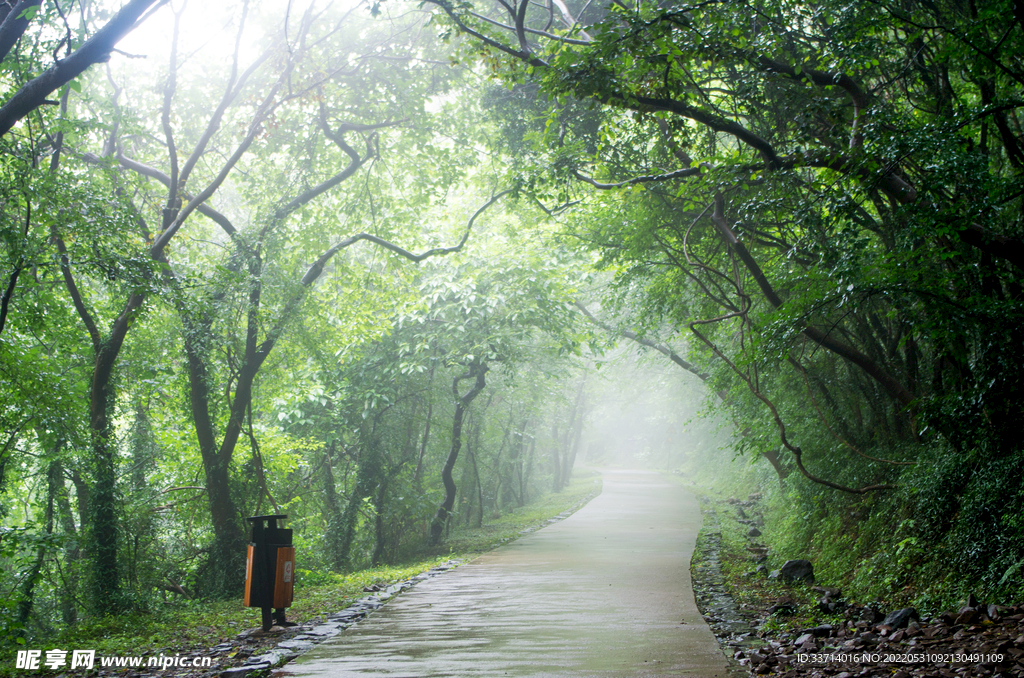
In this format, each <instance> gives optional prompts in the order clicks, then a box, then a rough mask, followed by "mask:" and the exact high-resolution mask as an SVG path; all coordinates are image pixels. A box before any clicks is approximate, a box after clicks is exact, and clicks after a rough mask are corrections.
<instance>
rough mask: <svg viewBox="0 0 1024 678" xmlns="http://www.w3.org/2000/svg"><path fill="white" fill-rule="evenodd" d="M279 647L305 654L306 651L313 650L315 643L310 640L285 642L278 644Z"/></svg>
mask: <svg viewBox="0 0 1024 678" xmlns="http://www.w3.org/2000/svg"><path fill="white" fill-rule="evenodd" d="M277 646H278V647H279V648H281V649H284V650H293V651H295V652H305V651H306V650H311V649H313V643H311V642H309V641H308V640H285V641H282V642H280V643H278V644H277Z"/></svg>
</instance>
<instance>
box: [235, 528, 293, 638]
mask: <svg viewBox="0 0 1024 678" xmlns="http://www.w3.org/2000/svg"><path fill="white" fill-rule="evenodd" d="M287 517H288V516H287V515H283V514H278V515H274V516H253V517H252V518H249V519H248V520H249V522H250V523H252V541H251V542H250V543H249V549H248V558H247V561H246V565H245V605H246V607H258V608H260V610H261V613H262V622H263V630H264V631H268V630H270V627H271V626H273V625H274V624H277V625H278V626H295V624H294V623H291V622H288V621H286V620H285V614H284V610H285V608H286V607H288V606H289V605H291V604H292V586H293V585H294V582H295V549H294V548H293V547H292V531H291V530H289V529H285V528H283V527H278V526H277V521H279V520H284V519H286V518H287ZM271 610H273V614H271Z"/></svg>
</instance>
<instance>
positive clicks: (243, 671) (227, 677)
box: [220, 662, 270, 678]
mask: <svg viewBox="0 0 1024 678" xmlns="http://www.w3.org/2000/svg"><path fill="white" fill-rule="evenodd" d="M269 668H270V664H268V663H267V662H263V663H262V664H246V665H245V666H233V667H231V668H230V669H224V670H223V671H221V672H220V675H221V676H222V677H223V678H243V676H247V675H249V674H250V673H254V672H256V671H262V670H263V669H269Z"/></svg>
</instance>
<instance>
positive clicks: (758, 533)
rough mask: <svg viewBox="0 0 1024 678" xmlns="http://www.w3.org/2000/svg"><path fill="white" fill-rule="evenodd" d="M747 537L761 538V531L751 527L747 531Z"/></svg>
mask: <svg viewBox="0 0 1024 678" xmlns="http://www.w3.org/2000/svg"><path fill="white" fill-rule="evenodd" d="M747 536H748V537H760V536H761V530H759V529H757V528H756V527H752V528H750V529H749V530H747Z"/></svg>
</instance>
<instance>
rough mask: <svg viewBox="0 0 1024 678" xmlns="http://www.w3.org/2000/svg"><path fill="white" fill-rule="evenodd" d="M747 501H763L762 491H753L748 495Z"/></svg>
mask: <svg viewBox="0 0 1024 678" xmlns="http://www.w3.org/2000/svg"><path fill="white" fill-rule="evenodd" d="M747 501H761V493H760V492H753V493H751V494H750V495H748V496H747Z"/></svg>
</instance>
